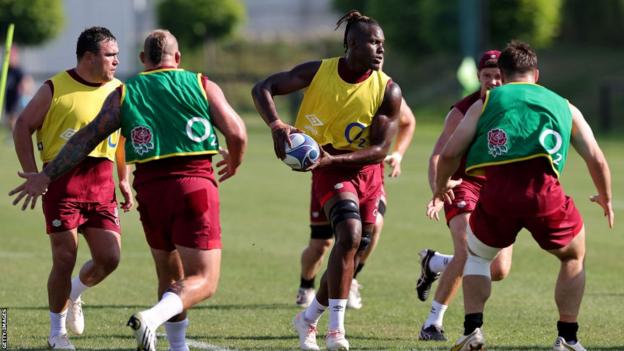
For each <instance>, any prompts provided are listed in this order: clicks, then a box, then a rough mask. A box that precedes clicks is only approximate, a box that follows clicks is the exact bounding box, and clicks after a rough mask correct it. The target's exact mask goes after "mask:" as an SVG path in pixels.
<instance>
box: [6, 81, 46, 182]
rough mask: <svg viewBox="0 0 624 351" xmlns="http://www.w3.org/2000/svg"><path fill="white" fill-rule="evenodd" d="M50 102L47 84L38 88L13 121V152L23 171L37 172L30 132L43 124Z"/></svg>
mask: <svg viewBox="0 0 624 351" xmlns="http://www.w3.org/2000/svg"><path fill="white" fill-rule="evenodd" d="M51 103H52V89H51V88H50V86H49V85H48V84H44V85H42V86H41V88H39V90H38V91H37V93H36V94H35V96H34V97H33V98H32V100H30V102H29V103H28V105H27V106H26V108H25V109H24V111H22V113H21V114H20V116H19V118H18V119H17V121H16V122H15V129H13V142H14V143H15V152H16V153H17V158H18V160H19V162H20V165H21V166H22V170H23V171H24V172H37V163H36V162H35V153H34V149H33V143H32V134H33V133H34V132H35V131H36V130H37V129H39V128H41V126H42V125H43V121H44V119H45V116H46V114H47V112H48V109H49V108H50V104H51Z"/></svg>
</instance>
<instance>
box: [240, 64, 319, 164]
mask: <svg viewBox="0 0 624 351" xmlns="http://www.w3.org/2000/svg"><path fill="white" fill-rule="evenodd" d="M320 66H321V61H312V62H306V63H303V64H301V65H298V66H296V67H295V68H293V69H292V70H290V71H288V72H280V73H276V74H274V75H271V76H269V77H268V78H266V79H265V80H262V81H260V82H258V83H256V85H255V86H254V87H253V89H252V90H251V96H252V97H253V100H254V104H255V105H256V110H258V113H259V114H260V117H262V119H263V120H264V122H265V123H266V124H267V125H268V126H269V127H271V134H272V137H273V149H274V151H275V155H276V156H277V157H278V158H280V159H284V157H285V156H286V155H285V154H284V144H285V143H288V144H289V145H290V139H289V138H288V135H289V134H290V133H291V132H294V131H295V129H294V128H293V127H291V126H289V125H287V124H285V123H284V122H282V120H281V119H280V117H279V114H278V113H277V109H276V108H275V100H273V97H274V96H275V95H284V94H289V93H292V92H295V91H297V90H300V89H303V88H305V87H307V86H309V85H310V83H311V82H312V79H313V78H314V75H315V74H316V72H317V71H318V69H319V67H320Z"/></svg>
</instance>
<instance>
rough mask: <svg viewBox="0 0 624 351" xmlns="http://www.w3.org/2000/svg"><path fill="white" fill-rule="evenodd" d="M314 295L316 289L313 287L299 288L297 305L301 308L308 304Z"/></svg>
mask: <svg viewBox="0 0 624 351" xmlns="http://www.w3.org/2000/svg"><path fill="white" fill-rule="evenodd" d="M315 296H316V291H314V288H299V290H298V291H297V300H296V303H297V306H299V307H302V308H306V307H308V306H310V304H311V303H312V300H314V297H315Z"/></svg>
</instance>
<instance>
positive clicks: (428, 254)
mask: <svg viewBox="0 0 624 351" xmlns="http://www.w3.org/2000/svg"><path fill="white" fill-rule="evenodd" d="M435 253H436V252H435V251H433V250H430V249H424V250H422V251H420V252H419V253H418V255H419V256H420V277H418V281H417V282H416V293H417V295H418V299H419V300H420V301H426V300H427V297H428V296H429V291H430V290H431V284H433V282H435V281H436V279H438V277H439V276H440V273H435V272H433V271H431V269H430V268H429V261H431V258H432V257H433V256H434V255H435Z"/></svg>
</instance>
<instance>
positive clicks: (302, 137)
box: [283, 133, 321, 171]
mask: <svg viewBox="0 0 624 351" xmlns="http://www.w3.org/2000/svg"><path fill="white" fill-rule="evenodd" d="M289 138H290V143H291V145H292V146H288V143H286V145H285V146H284V151H285V152H286V157H285V158H284V159H283V161H284V163H285V164H287V165H288V166H290V168H292V169H296V170H299V171H301V170H304V169H307V168H309V167H310V166H312V165H314V164H315V163H316V162H318V160H319V158H320V156H321V151H320V149H319V146H318V144H317V143H316V141H315V140H314V139H312V138H311V137H309V136H308V135H306V134H303V133H291V134H290V135H289Z"/></svg>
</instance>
